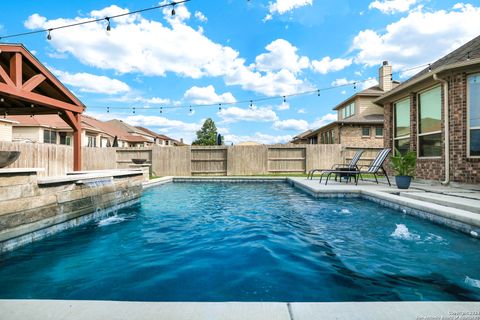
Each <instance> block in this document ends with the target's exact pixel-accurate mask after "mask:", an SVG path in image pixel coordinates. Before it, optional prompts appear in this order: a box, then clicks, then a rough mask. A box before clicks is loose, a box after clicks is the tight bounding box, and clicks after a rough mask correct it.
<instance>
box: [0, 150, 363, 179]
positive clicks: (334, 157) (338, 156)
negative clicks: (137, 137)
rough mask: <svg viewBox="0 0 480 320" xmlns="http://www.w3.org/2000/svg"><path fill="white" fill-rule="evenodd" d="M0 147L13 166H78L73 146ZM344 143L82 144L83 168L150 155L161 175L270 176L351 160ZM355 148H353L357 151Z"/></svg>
mask: <svg viewBox="0 0 480 320" xmlns="http://www.w3.org/2000/svg"><path fill="white" fill-rule="evenodd" d="M0 150H19V151H21V155H20V159H19V160H17V161H16V162H15V163H13V164H12V165H10V167H13V168H20V167H29V168H45V172H44V173H43V174H42V175H47V176H55V175H64V174H66V173H67V172H70V171H72V170H73V152H72V148H71V147H69V146H61V145H50V144H29V143H16V142H13V143H12V142H0ZM351 151H352V150H350V148H346V149H344V148H342V146H341V145H335V144H330V145H258V146H228V147H226V146H212V147H203V146H184V147H160V146H153V147H149V148H86V147H85V148H83V149H82V162H83V166H82V169H83V170H106V169H119V168H128V167H129V166H130V165H131V164H132V162H131V160H132V159H135V158H138V159H146V160H147V163H149V164H151V169H152V174H154V175H156V176H190V175H228V176H235V175H267V174H282V173H305V172H308V171H309V170H310V169H312V168H330V167H331V166H332V165H333V164H336V163H344V162H345V161H348V160H349V157H350V153H351ZM353 151H354V150H353Z"/></svg>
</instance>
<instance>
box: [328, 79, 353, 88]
mask: <svg viewBox="0 0 480 320" xmlns="http://www.w3.org/2000/svg"><path fill="white" fill-rule="evenodd" d="M353 83H355V80H348V79H347V78H340V79H335V80H333V81H332V87H340V86H346V85H348V84H353Z"/></svg>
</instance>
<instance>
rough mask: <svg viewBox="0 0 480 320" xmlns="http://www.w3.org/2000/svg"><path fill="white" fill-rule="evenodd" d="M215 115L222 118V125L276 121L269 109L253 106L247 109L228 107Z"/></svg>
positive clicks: (274, 114)
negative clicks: (240, 122)
mask: <svg viewBox="0 0 480 320" xmlns="http://www.w3.org/2000/svg"><path fill="white" fill-rule="evenodd" d="M217 114H218V116H219V117H220V118H222V123H233V122H239V121H251V122H273V121H275V120H277V119H278V117H277V114H276V113H275V111H273V110H272V109H271V108H270V107H265V108H259V107H256V106H253V107H252V108H247V109H243V108H238V107H230V108H223V109H222V110H220V111H219V112H218V113H217Z"/></svg>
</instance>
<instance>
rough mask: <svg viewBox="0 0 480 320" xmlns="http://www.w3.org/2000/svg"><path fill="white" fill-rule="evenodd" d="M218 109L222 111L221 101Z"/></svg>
mask: <svg viewBox="0 0 480 320" xmlns="http://www.w3.org/2000/svg"><path fill="white" fill-rule="evenodd" d="M218 111H222V104H221V103H219V104H218Z"/></svg>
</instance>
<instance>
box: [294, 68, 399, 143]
mask: <svg viewBox="0 0 480 320" xmlns="http://www.w3.org/2000/svg"><path fill="white" fill-rule="evenodd" d="M378 80H379V84H378V85H377V86H373V87H371V88H368V89H365V90H362V91H360V92H358V93H356V94H354V95H353V96H351V97H349V98H348V99H346V100H344V101H343V102H341V103H340V104H338V105H337V106H336V107H335V108H334V109H333V110H335V111H337V120H336V121H334V122H332V123H330V124H327V125H325V126H323V127H321V128H318V129H316V130H314V131H311V132H310V133H308V134H303V135H302V139H303V141H306V142H307V143H308V144H342V145H343V146H345V147H351V148H383V145H384V139H383V111H384V110H383V108H382V107H380V106H378V105H376V104H374V103H373V101H374V100H375V99H377V98H378V97H380V96H381V95H382V94H384V93H385V92H388V91H390V90H391V89H392V88H394V87H396V86H397V85H398V84H399V83H398V82H397V81H393V80H392V66H391V65H389V64H388V62H387V61H384V62H383V64H382V66H381V67H380V69H379V77H378ZM299 136H300V135H299Z"/></svg>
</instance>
